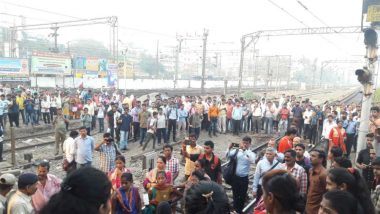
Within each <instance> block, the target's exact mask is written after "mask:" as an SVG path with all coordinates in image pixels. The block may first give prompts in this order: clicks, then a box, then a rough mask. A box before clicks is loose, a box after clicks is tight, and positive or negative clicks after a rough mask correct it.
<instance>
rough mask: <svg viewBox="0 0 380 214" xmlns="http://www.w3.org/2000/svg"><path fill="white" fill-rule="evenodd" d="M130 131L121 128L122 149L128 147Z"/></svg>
mask: <svg viewBox="0 0 380 214" xmlns="http://www.w3.org/2000/svg"><path fill="white" fill-rule="evenodd" d="M99 125H100V124H99ZM128 133H129V132H128V131H123V130H120V149H122V150H125V149H127V148H128Z"/></svg>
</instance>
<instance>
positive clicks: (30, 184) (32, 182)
mask: <svg viewBox="0 0 380 214" xmlns="http://www.w3.org/2000/svg"><path fill="white" fill-rule="evenodd" d="M37 181H38V176H37V175H35V174H33V173H24V174H21V175H20V176H19V177H18V190H20V191H21V192H22V193H24V194H26V195H28V196H32V195H33V194H34V193H35V192H36V191H37Z"/></svg>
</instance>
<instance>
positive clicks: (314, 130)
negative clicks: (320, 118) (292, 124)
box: [309, 124, 318, 145]
mask: <svg viewBox="0 0 380 214" xmlns="http://www.w3.org/2000/svg"><path fill="white" fill-rule="evenodd" d="M317 135H318V132H317V124H315V125H311V128H310V132H309V138H310V143H311V144H313V145H315V142H316V140H317V138H318V136H317Z"/></svg>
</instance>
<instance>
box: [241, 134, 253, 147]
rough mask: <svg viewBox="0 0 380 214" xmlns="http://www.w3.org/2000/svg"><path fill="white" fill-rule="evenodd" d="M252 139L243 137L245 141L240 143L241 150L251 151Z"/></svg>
mask: <svg viewBox="0 0 380 214" xmlns="http://www.w3.org/2000/svg"><path fill="white" fill-rule="evenodd" d="M251 143H252V138H250V137H248V136H245V137H243V140H242V141H241V143H240V148H242V149H249V148H250V147H251Z"/></svg>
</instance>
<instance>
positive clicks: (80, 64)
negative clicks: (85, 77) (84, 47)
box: [73, 57, 86, 70]
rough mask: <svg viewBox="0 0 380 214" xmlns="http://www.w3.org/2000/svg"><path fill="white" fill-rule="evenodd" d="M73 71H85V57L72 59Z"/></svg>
mask: <svg viewBox="0 0 380 214" xmlns="http://www.w3.org/2000/svg"><path fill="white" fill-rule="evenodd" d="M73 69H75V70H84V69H86V57H75V58H74V59H73Z"/></svg>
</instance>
